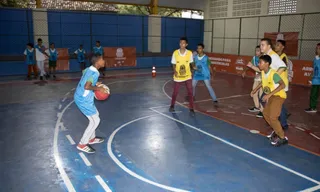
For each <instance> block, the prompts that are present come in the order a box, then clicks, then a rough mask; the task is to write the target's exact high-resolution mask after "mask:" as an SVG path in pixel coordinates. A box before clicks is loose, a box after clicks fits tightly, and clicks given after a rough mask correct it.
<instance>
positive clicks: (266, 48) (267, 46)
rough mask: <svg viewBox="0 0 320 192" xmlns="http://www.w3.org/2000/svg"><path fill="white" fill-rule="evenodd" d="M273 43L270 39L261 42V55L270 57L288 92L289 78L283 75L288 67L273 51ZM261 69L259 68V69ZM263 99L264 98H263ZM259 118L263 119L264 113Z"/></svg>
mask: <svg viewBox="0 0 320 192" xmlns="http://www.w3.org/2000/svg"><path fill="white" fill-rule="evenodd" d="M271 45H272V42H271V39H268V38H264V39H261V41H260V50H261V53H262V54H263V55H269V56H270V57H271V59H272V64H271V65H270V67H271V69H273V70H275V71H277V73H278V74H279V75H280V77H281V78H282V80H283V82H284V83H285V85H286V88H285V91H287V90H288V87H287V85H288V76H286V74H285V73H283V72H284V71H285V70H287V66H286V64H285V63H284V62H283V61H282V60H281V59H280V57H279V55H278V54H277V53H276V52H274V51H273V50H272V47H271ZM255 68H257V67H255V66H253V67H252V69H255ZM257 69H259V68H257ZM261 98H262V97H261ZM261 103H262V105H264V103H263V101H261ZM257 117H261V118H262V117H263V114H262V113H259V114H257Z"/></svg>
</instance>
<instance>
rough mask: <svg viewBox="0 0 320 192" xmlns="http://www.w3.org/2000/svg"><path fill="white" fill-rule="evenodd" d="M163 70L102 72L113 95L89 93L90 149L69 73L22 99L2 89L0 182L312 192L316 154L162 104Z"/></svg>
mask: <svg viewBox="0 0 320 192" xmlns="http://www.w3.org/2000/svg"><path fill="white" fill-rule="evenodd" d="M170 79H171V78H170V76H161V77H157V78H155V79H152V78H151V77H140V78H139V77H136V78H121V79H113V80H103V83H105V84H107V85H108V86H109V88H110V89H111V96H110V98H109V99H108V100H106V101H96V106H97V109H98V110H99V113H100V118H101V123H100V126H99V127H98V129H97V135H98V136H102V137H105V138H106V141H105V143H103V144H97V145H94V146H93V147H94V148H95V149H96V151H97V152H96V153H95V154H84V153H82V152H80V151H78V150H77V149H76V144H77V142H78V141H79V140H80V138H81V136H82V134H83V132H84V129H85V128H86V126H87V124H88V120H87V119H86V117H85V116H83V115H82V114H81V113H80V111H79V110H78V109H77V107H76V105H75V104H74V103H73V92H74V87H75V86H76V84H77V82H60V83H55V84H50V82H49V83H48V85H45V86H41V87H39V86H37V85H21V86H20V87H19V91H18V92H19V94H20V97H24V98H20V97H19V96H13V97H12V98H11V97H10V95H9V94H8V93H5V96H4V97H6V98H8V99H9V98H11V100H10V102H3V103H0V115H1V117H2V118H1V120H0V123H1V129H0V133H1V134H0V141H1V142H0V148H1V149H3V150H4V152H3V154H4V155H1V161H0V162H1V164H0V168H1V172H2V174H1V188H0V191H1V192H2V191H3V192H5V191H32V192H37V191H41V192H42V191H50V192H51V191H53V192H60V191H79V192H81V191H84V192H87V191H93V192H100V191H108V192H111V191H112V192H115V191H117V192H163V191H175V192H184V191H194V192H196V191H197V192H202V191H203V192H231V191H235V192H239V191H243V192H249V191H252V192H255V191H259V192H264V191H266V192H270V191H274V192H276V191H277V192H291V191H292V192H293V191H305V192H309V191H317V190H318V191H320V157H319V156H316V155H313V154H310V153H308V152H305V151H302V150H300V149H297V148H294V147H292V146H289V145H287V146H283V147H279V148H275V147H272V146H271V145H270V144H269V141H268V140H267V139H266V138H265V137H263V136H261V135H257V134H252V133H250V132H249V131H247V130H244V129H242V128H240V127H237V126H235V125H231V124H228V123H226V122H223V121H221V120H217V119H214V118H212V117H210V116H207V115H204V114H201V113H196V115H195V116H191V115H190V114H189V111H188V109H186V108H184V107H182V106H179V105H177V106H176V111H177V112H176V113H174V114H172V113H169V112H168V108H169V104H170V98H168V96H167V95H166V94H165V93H164V92H163V85H164V84H165V83H166V82H168V81H169V80H170ZM11 89H12V88H10V87H0V91H3V92H4V91H5V90H7V91H10V90H11ZM25 89H26V90H25ZM39 89H40V90H39ZM28 90H29V93H28ZM41 93H43V94H42V97H41V96H40V95H41ZM39 94H40V95H39ZM43 97H44V98H43Z"/></svg>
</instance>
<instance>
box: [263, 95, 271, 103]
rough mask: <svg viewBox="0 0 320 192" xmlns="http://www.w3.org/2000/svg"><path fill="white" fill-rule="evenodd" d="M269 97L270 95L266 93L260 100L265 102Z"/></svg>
mask: <svg viewBox="0 0 320 192" xmlns="http://www.w3.org/2000/svg"><path fill="white" fill-rule="evenodd" d="M270 97H271V95H270V94H267V95H265V96H263V97H262V101H263V102H267V101H268V100H269V98H270Z"/></svg>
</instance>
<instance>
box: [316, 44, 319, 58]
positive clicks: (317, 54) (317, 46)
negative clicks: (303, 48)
mask: <svg viewBox="0 0 320 192" xmlns="http://www.w3.org/2000/svg"><path fill="white" fill-rule="evenodd" d="M318 47H320V43H318V44H317V46H316V55H318V52H317V48H318Z"/></svg>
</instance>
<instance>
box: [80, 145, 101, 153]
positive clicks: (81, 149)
mask: <svg viewBox="0 0 320 192" xmlns="http://www.w3.org/2000/svg"><path fill="white" fill-rule="evenodd" d="M77 149H78V150H80V151H83V152H85V153H90V154H92V153H95V152H96V151H87V150H85V149H83V148H80V147H78V146H77Z"/></svg>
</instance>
